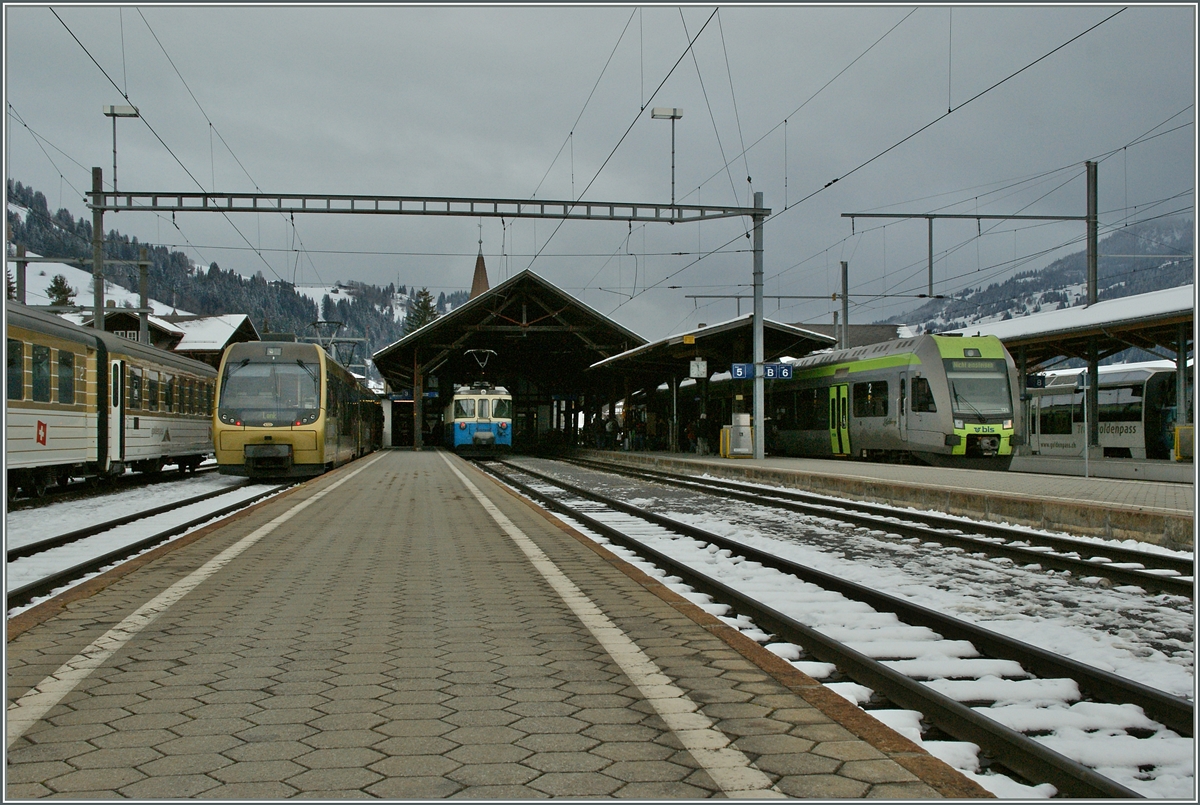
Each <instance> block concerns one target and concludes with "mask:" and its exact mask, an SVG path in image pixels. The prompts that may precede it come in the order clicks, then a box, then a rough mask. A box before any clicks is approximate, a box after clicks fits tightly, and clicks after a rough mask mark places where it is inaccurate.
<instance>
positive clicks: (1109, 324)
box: [949, 285, 1196, 371]
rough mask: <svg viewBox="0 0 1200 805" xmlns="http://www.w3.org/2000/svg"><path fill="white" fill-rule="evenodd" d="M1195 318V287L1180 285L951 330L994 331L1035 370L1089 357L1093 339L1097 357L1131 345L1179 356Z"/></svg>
mask: <svg viewBox="0 0 1200 805" xmlns="http://www.w3.org/2000/svg"><path fill="white" fill-rule="evenodd" d="M1195 316H1196V313H1195V286H1194V285H1181V286H1179V287H1177V288H1166V289H1164V290H1161V291H1151V292H1150V293H1144V294H1137V295H1135V296H1123V297H1120V298H1118V299H1105V300H1104V301H1102V302H1097V303H1096V304H1094V305H1090V306H1087V307H1083V306H1078V307H1071V308H1062V309H1060V310H1051V311H1044V312H1042V313H1034V314H1032V315H1029V316H1021V317H1019V318H1015V319H1009V320H1008V321H996V322H990V323H988V324H975V325H971V326H970V327H963V328H961V329H958V330H950V331H949V332H951V333H961V334H962V335H994V336H996V337H997V338H999V339H1000V340H1001V341H1002V342H1003V343H1004V346H1005V347H1006V348H1007V349H1008V351H1009V352H1010V353H1011V354H1012V355H1013V356H1014V357H1016V356H1017V355H1018V354H1019V353H1020V351H1021V350H1024V353H1025V360H1026V362H1027V366H1028V371H1034V370H1035V368H1036V367H1038V366H1043V365H1044V364H1046V363H1047V362H1048V361H1051V360H1052V359H1054V358H1058V357H1067V358H1082V359H1084V360H1087V357H1088V344H1089V342H1090V340H1091V339H1093V338H1094V339H1096V351H1097V356H1096V357H1097V358H1098V359H1099V360H1103V359H1104V358H1107V357H1109V356H1110V355H1115V354H1116V353H1118V352H1121V351H1123V350H1126V349H1129V348H1130V347H1137V348H1139V349H1144V350H1146V351H1148V352H1153V353H1156V354H1161V353H1162V351H1163V350H1165V351H1166V352H1167V353H1168V355H1166V356H1164V357H1170V356H1173V355H1177V354H1178V352H1179V350H1180V349H1183V350H1185V351H1186V349H1187V346H1188V343H1189V342H1190V341H1191V339H1192V329H1193V326H1194V321H1195ZM1181 341H1182V342H1183V343H1181ZM1172 359H1173V358H1172Z"/></svg>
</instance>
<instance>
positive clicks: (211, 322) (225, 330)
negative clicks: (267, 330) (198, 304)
mask: <svg viewBox="0 0 1200 805" xmlns="http://www.w3.org/2000/svg"><path fill="white" fill-rule="evenodd" d="M247 319H248V317H247V316H246V314H244V313H231V314H228V315H225V316H203V317H200V318H196V319H184V320H177V321H175V322H172V324H171V326H173V327H175V328H176V329H178V330H181V331H182V332H183V340H182V341H180V342H179V343H178V344H176V345H175V351H176V352H202V351H216V350H222V349H225V347H226V345H227V344H228V343H229V339H231V338H233V334H234V333H236V332H237V330H238V328H239V327H241V326H242V325H243V324H244V323H245V322H246V321H247ZM251 326H252V327H253V325H251Z"/></svg>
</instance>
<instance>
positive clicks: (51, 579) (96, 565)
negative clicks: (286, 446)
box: [5, 484, 290, 609]
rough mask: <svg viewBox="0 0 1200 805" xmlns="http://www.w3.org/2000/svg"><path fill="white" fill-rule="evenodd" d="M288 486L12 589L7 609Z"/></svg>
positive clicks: (242, 507) (25, 602)
mask: <svg viewBox="0 0 1200 805" xmlns="http://www.w3.org/2000/svg"><path fill="white" fill-rule="evenodd" d="M288 486H290V484H284V485H282V486H277V487H274V488H272V489H268V490H267V491H265V492H262V493H260V494H258V495H255V496H254V497H251V498H247V499H245V500H242V501H239V502H237V503H234V504H231V505H229V506H225V507H223V508H220V509H216V510H214V511H210V512H206V513H205V514H203V515H201V516H199V517H196V518H194V519H192V520H189V521H188V522H186V523H180V524H178V525H174V526H171V527H170V528H167V529H164V530H162V531H160V532H158V533H157V534H151V535H150V536H148V537H143V538H142V539H140V540H137V541H136V542H131V543H129V544H127V545H122V546H121V547H120V548H114V549H113V550H111V551H109V552H108V553H105V554H104V555H102V556H97V557H95V558H93V559H88V560H85V561H83V562H79V563H77V564H75V565H72V566H71V567H68V568H64V569H62V570H59V571H56V572H54V573H51V574H49V575H47V576H44V577H42V578H41V579H38V580H36V581H31V582H29V583H27V584H23V585H21V586H19V587H14V588H13V589H11V590H8V591H7V595H6V597H5V604H6V606H7V608H8V609H12V608H13V607H17V606H22V605H23V604H27V603H29V602H30V601H31V600H33V599H34V598H37V597H38V596H39V595H45V594H47V593H50V592H52V591H53V590H54V589H55V588H56V587H60V586H62V585H63V584H64V583H65V582H68V581H71V580H73V579H76V578H78V577H80V576H84V575H87V574H88V573H92V572H94V571H96V570H99V569H100V568H102V567H105V566H106V565H110V564H112V563H113V562H116V561H119V560H121V559H125V558H126V557H129V556H132V555H133V554H137V553H140V552H141V551H142V550H144V549H146V548H149V547H151V546H153V545H156V544H157V543H159V542H163V541H165V540H168V539H170V538H171V537H173V536H175V535H177V534H182V533H184V532H185V531H188V530H189V529H192V528H195V527H196V526H198V525H203V524H204V523H207V522H209V521H210V520H214V519H217V518H220V517H225V516H227V515H229V514H232V513H234V512H236V511H239V510H241V509H244V508H246V507H247V506H250V505H252V504H254V503H257V502H258V501H260V500H262V499H263V498H265V497H269V496H271V495H274V494H275V493H276V492H278V491H280V490H281V489H286V488H287V487H288Z"/></svg>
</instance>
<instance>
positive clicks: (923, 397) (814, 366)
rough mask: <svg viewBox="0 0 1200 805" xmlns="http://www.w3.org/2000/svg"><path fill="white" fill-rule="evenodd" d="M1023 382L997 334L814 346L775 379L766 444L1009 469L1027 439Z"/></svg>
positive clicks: (781, 449) (776, 448) (787, 451)
mask: <svg viewBox="0 0 1200 805" xmlns="http://www.w3.org/2000/svg"><path fill="white" fill-rule="evenodd" d="M1019 388H1020V387H1019V386H1018V383H1017V369H1016V365H1015V364H1014V362H1013V359H1012V357H1011V356H1010V355H1009V354H1008V351H1007V350H1006V349H1005V348H1004V345H1003V344H1001V343H1000V341H999V339H997V338H994V337H992V336H983V337H960V336H943V335H922V336H918V337H915V338H906V339H902V340H899V341H890V342H886V343H882V344H871V345H868V346H865V347H855V348H853V349H845V350H836V351H833V352H828V353H823V354H818V355H810V356H808V357H805V358H803V359H801V360H798V361H796V362H795V363H794V364H793V368H792V378H791V379H790V380H775V381H770V382H769V383H768V390H767V398H766V402H767V418H768V422H767V432H766V434H765V440H766V447H767V450H768V452H771V453H774V454H776V455H797V456H840V457H854V458H866V459H875V460H893V461H905V460H909V461H911V460H915V461H919V462H924V463H928V464H934V465H938V466H958V467H974V468H990V469H1007V468H1008V465H1009V462H1010V461H1011V459H1012V452H1013V447H1014V446H1016V445H1018V444H1020V443H1021V438H1022V434H1021V433H1020V432H1019V419H1020V418H1019V417H1018V416H1016V415H1015V414H1014V412H1015V411H1018V410H1019V409H1018V405H1019V397H1018V394H1019ZM1014 425H1016V426H1017V427H1016V428H1015V427H1014Z"/></svg>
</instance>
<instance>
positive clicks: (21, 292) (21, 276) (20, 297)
mask: <svg viewBox="0 0 1200 805" xmlns="http://www.w3.org/2000/svg"><path fill="white" fill-rule="evenodd" d="M24 256H25V244H23V243H22V244H20V245H18V246H17V301H18V302H20V303H21V304H22V305H23V304H25V266H27V265H28V263H26V262H25V261H24V260H22V259H21V258H22V257H24Z"/></svg>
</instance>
